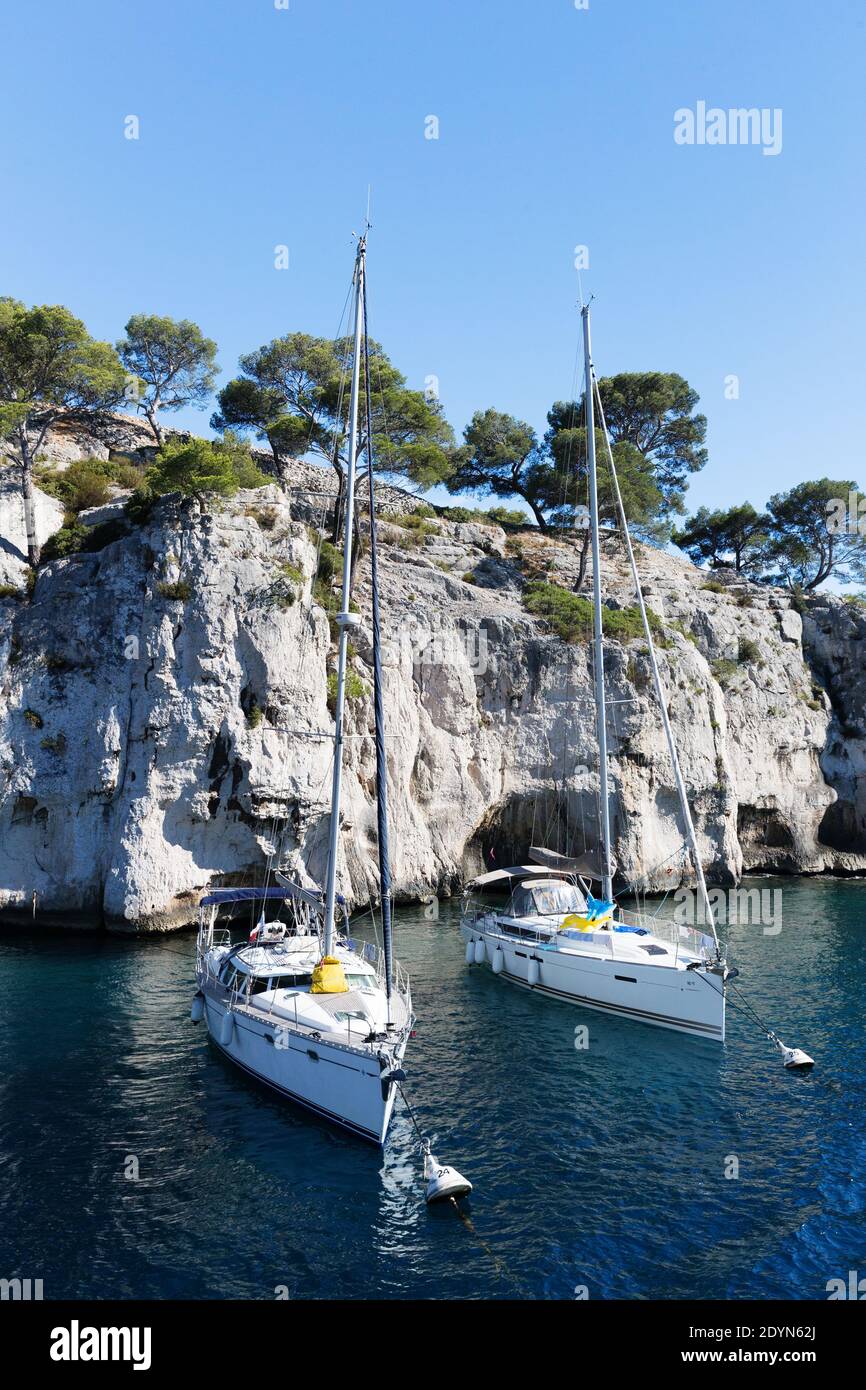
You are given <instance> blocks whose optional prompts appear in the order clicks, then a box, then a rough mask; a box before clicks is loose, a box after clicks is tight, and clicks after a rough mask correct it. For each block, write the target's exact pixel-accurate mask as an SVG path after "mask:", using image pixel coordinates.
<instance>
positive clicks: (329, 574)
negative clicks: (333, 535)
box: [316, 538, 343, 580]
mask: <svg viewBox="0 0 866 1390" xmlns="http://www.w3.org/2000/svg"><path fill="white" fill-rule="evenodd" d="M316 543H317V544H319V542H318V538H317V542H316ZM342 567H343V555H342V552H341V551H339V550H338V549H337V547H336V546H335V545H331V542H330V541H322V542H321V544H320V545H319V563H318V565H317V566H316V578H317V579H323V580H331V579H333V578H334V575H335V574H339V573H340V570H341V569H342Z"/></svg>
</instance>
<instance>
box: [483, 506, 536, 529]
mask: <svg viewBox="0 0 866 1390" xmlns="http://www.w3.org/2000/svg"><path fill="white" fill-rule="evenodd" d="M487 516H488V517H489V518H490V520H491V521H492V522H494V524H495V525H497V526H527V525H528V524H529V518H528V517H527V515H526V513H525V512H521V511H518V510H517V508H516V507H515V508H509V507H491V508H490V511H489V512H488V513H487Z"/></svg>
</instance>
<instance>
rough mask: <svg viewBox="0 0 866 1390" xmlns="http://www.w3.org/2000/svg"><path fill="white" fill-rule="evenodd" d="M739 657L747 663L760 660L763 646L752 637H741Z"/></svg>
mask: <svg viewBox="0 0 866 1390" xmlns="http://www.w3.org/2000/svg"><path fill="white" fill-rule="evenodd" d="M738 657H739V660H740V661H742V662H746V663H749V662H753V661H760V660H761V659H762V658H761V648H760V647H759V646H758V644H757V642H755V641H754V640H753V639H752V638H751V637H741V638H740V648H739V653H738Z"/></svg>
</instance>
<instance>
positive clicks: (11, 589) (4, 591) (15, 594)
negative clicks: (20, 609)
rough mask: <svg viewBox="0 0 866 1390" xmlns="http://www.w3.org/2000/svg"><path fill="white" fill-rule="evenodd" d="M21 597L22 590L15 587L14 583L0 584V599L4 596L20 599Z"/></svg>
mask: <svg viewBox="0 0 866 1390" xmlns="http://www.w3.org/2000/svg"><path fill="white" fill-rule="evenodd" d="M23 597H24V595H23V593H22V591H21V590H20V589H16V587H15V585H14V584H0V599H4V598H15V599H20V598H23Z"/></svg>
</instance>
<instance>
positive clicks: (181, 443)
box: [127, 431, 270, 511]
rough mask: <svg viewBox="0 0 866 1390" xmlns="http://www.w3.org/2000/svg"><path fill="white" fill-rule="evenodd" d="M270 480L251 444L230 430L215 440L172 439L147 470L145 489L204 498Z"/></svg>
mask: <svg viewBox="0 0 866 1390" xmlns="http://www.w3.org/2000/svg"><path fill="white" fill-rule="evenodd" d="M269 481H270V480H269V479H268V478H267V477H266V476H265V474H264V473H262V472H260V470H259V469H258V468H257V467H256V465H255V464H254V463H253V460H252V456H251V454H250V451H249V448H248V447H247V446H246V445H245V444H242V443H241V442H240V441H239V440H238V439H236V438H235V437H234V436H233V435H231V434H230V433H229V432H228V431H227V432H226V434H225V436H224V438H223V439H220V440H216V441H214V440H211V439H188V440H181V439H172V440H169V442H168V443H167V444H164V445H163V446H162V448H161V449H160V451H159V453H158V454H157V456H156V462H155V463H154V464H153V465H152V466H151V467H150V468H148V470H147V472H146V473H145V475H144V490H145V491H146V493H147V494H149V495H150V497H151V498H153V497H162V496H164V495H165V494H167V493H180V495H181V496H182V497H195V498H197V499H198V500H199V501H201V500H202V499H203V498H205V497H206V496H208V495H213V494H216V495H217V496H218V497H234V495H235V493H236V492H237V491H238V490H239V489H240V488H257V487H266V486H267V484H268V482H269ZM130 500H131V499H130ZM128 510H129V508H128V506H127V511H128Z"/></svg>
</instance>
